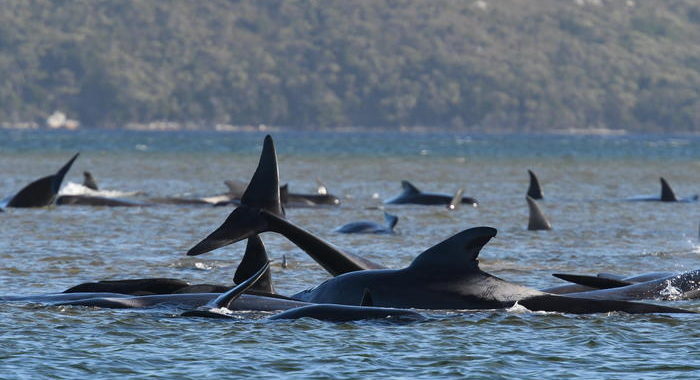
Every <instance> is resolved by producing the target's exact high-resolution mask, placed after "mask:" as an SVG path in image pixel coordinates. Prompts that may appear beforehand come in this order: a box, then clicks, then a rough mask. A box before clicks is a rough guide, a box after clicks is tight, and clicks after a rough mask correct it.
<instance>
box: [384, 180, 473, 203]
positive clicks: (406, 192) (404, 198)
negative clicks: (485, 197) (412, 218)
mask: <svg viewBox="0 0 700 380" xmlns="http://www.w3.org/2000/svg"><path fill="white" fill-rule="evenodd" d="M401 188H403V192H402V193H401V194H399V195H397V196H396V197H394V198H391V199H387V200H386V201H384V203H386V204H392V205H399V204H417V205H449V204H450V202H451V201H452V198H453V197H452V196H450V195H447V194H439V193H424V192H422V191H420V190H418V188H417V187H415V186H413V184H411V183H410V182H408V181H401ZM462 203H466V204H470V205H472V206H474V207H476V206H478V204H479V202H478V201H477V200H476V199H474V198H472V197H462Z"/></svg>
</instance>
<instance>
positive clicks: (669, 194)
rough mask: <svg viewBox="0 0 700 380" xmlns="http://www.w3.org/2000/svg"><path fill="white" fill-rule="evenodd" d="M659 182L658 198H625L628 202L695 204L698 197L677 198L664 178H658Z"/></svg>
mask: <svg viewBox="0 0 700 380" xmlns="http://www.w3.org/2000/svg"><path fill="white" fill-rule="evenodd" d="M659 180H660V181H661V195H660V196H658V197H657V196H640V197H633V198H627V200H628V201H660V202H695V201H697V200H698V195H697V194H695V195H692V196H690V197H686V198H678V197H677V196H676V193H675V192H674V191H673V189H672V188H671V186H670V185H669V184H668V182H666V179H664V177H661V178H659Z"/></svg>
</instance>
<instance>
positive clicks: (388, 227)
mask: <svg viewBox="0 0 700 380" xmlns="http://www.w3.org/2000/svg"><path fill="white" fill-rule="evenodd" d="M384 221H385V224H384V225H381V224H379V223H375V222H370V221H367V220H362V221H359V222H352V223H348V224H344V225H342V226H340V227H338V228H336V229H335V230H334V231H335V232H340V233H343V234H393V233H394V226H396V223H397V222H398V221H399V217H398V216H396V215H391V214H389V213H387V212H385V213H384Z"/></svg>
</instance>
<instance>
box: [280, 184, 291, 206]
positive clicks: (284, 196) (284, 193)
mask: <svg viewBox="0 0 700 380" xmlns="http://www.w3.org/2000/svg"><path fill="white" fill-rule="evenodd" d="M288 201H289V184H288V183H285V184H284V185H282V186H280V202H282V204H283V205H286V204H287V202H288Z"/></svg>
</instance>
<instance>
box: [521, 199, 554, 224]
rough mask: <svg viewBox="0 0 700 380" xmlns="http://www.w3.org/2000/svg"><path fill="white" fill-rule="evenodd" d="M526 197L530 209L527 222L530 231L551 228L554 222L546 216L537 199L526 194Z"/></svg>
mask: <svg viewBox="0 0 700 380" xmlns="http://www.w3.org/2000/svg"><path fill="white" fill-rule="evenodd" d="M525 199H526V200H527V207H528V209H529V210H530V216H529V218H528V222H527V229H528V231H542V230H551V229H552V223H550V222H549V219H547V217H546V216H544V213H543V212H542V210H540V207H539V206H538V205H537V201H535V200H534V199H532V197H531V196H529V195H526V196H525Z"/></svg>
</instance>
